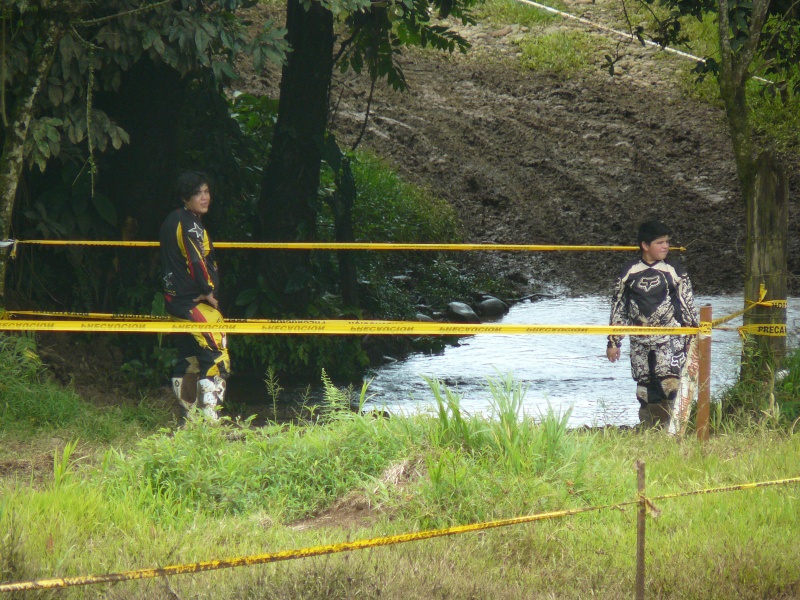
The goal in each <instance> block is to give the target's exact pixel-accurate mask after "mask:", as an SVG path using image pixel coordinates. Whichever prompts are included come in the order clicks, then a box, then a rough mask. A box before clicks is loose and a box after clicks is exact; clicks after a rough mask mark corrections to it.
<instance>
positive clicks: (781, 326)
mask: <svg viewBox="0 0 800 600" xmlns="http://www.w3.org/2000/svg"><path fill="white" fill-rule="evenodd" d="M739 333H742V334H749V335H761V336H766V337H786V324H785V323H754V324H750V325H743V326H742V327H739Z"/></svg>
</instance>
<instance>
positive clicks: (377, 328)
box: [0, 320, 708, 335]
mask: <svg viewBox="0 0 800 600" xmlns="http://www.w3.org/2000/svg"><path fill="white" fill-rule="evenodd" d="M702 325H705V326H707V325H708V324H707V323H705V324H702ZM701 329H702V327H634V326H618V327H611V326H603V325H510V324H487V323H481V324H479V325H464V324H460V323H438V322H434V323H431V322H418V321H345V320H329V321H312V320H309V321H264V322H246V323H189V322H185V321H138V322H137V321H113V322H109V321H9V320H0V331H3V330H5V331H82V332H91V331H94V332H134V333H180V332H195V331H198V332H209V333H210V332H221V333H250V334H257V333H260V334H292V333H313V334H320V335H349V334H359V335H364V334H386V335H472V334H487V333H488V334H504V335H509V334H544V335H546V334H561V335H563V334H571V335H695V334H697V333H699V332H700V331H701Z"/></svg>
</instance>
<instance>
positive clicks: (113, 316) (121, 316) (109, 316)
mask: <svg viewBox="0 0 800 600" xmlns="http://www.w3.org/2000/svg"><path fill="white" fill-rule="evenodd" d="M16 315H24V316H31V317H83V318H85V319H104V320H110V321H170V318H169V317H167V316H158V315H135V314H126V313H96V312H67V311H52V312H44V311H38V310H6V311H0V319H6V318H9V316H16ZM225 322H226V323H286V322H287V321H284V320H275V319H229V318H226V319H225ZM288 322H290V323H291V322H292V321H288ZM370 322H371V321H370ZM376 322H380V323H383V322H384V321H376Z"/></svg>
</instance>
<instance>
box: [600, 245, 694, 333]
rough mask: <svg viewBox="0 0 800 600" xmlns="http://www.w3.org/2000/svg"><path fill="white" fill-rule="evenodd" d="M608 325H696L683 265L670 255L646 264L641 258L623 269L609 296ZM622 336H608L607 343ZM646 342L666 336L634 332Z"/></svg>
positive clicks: (688, 282)
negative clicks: (609, 318)
mask: <svg viewBox="0 0 800 600" xmlns="http://www.w3.org/2000/svg"><path fill="white" fill-rule="evenodd" d="M611 325H644V326H648V327H697V326H698V318H697V311H696V310H695V307H694V298H693V296H692V283H691V281H690V280H689V276H688V274H687V273H686V270H685V269H684V268H683V266H682V265H680V264H679V263H676V262H672V261H670V260H669V259H667V260H660V261H658V262H655V263H652V264H648V263H646V262H645V261H644V260H642V259H641V258H638V259H636V260H634V261H631V262H630V263H628V264H627V265H625V268H624V269H623V270H622V273H621V274H620V276H619V278H618V279H617V282H616V286H615V288H614V294H613V296H612V298H611ZM622 337H623V336H618V335H610V336H608V340H609V347H611V346H612V345H614V346H617V347H619V346H621V345H622ZM635 337H636V339H637V341H640V342H642V343H644V344H647V345H653V344H662V343H666V342H667V341H668V338H669V336H647V337H644V336H635Z"/></svg>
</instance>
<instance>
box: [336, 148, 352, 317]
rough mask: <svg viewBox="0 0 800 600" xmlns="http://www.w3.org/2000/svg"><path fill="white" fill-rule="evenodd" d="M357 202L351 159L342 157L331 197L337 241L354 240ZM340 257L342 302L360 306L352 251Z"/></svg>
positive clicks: (339, 253) (338, 255)
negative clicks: (354, 211)
mask: <svg viewBox="0 0 800 600" xmlns="http://www.w3.org/2000/svg"><path fill="white" fill-rule="evenodd" d="M355 202H356V182H355V180H354V179H353V171H352V169H351V168H350V160H349V159H347V158H344V159H342V166H341V168H340V169H339V174H338V175H337V177H336V192H334V194H333V198H332V199H331V205H332V206H331V207H332V209H333V220H334V229H335V233H336V241H337V242H354V241H355V234H354V233H353V205H354V204H355ZM337 258H338V259H339V287H340V288H341V290H342V304H343V305H344V306H345V307H350V308H358V276H357V273H356V265H355V261H354V256H353V253H352V252H349V251H344V252H342V251H340V252H337Z"/></svg>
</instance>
